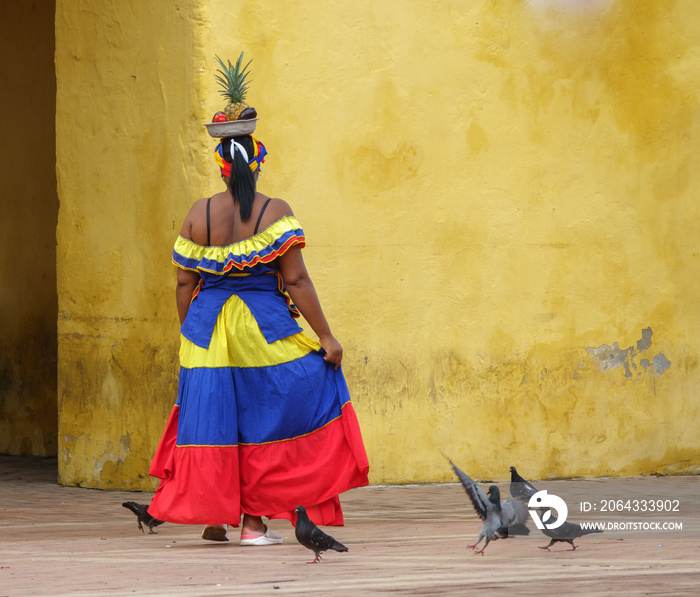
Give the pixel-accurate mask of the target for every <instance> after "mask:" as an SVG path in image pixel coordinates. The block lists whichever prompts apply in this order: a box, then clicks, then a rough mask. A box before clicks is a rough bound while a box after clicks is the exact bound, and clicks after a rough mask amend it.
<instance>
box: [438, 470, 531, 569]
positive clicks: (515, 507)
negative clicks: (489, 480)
mask: <svg viewBox="0 0 700 597" xmlns="http://www.w3.org/2000/svg"><path fill="white" fill-rule="evenodd" d="M448 460H449V459H448ZM450 464H451V465H452V468H453V469H454V471H455V473H456V474H457V477H459V480H460V481H461V483H462V486H463V487H464V490H465V491H466V492H467V495H468V496H469V498H470V499H471V502H472V504H473V506H474V510H475V511H476V513H477V515H478V516H479V518H481V520H482V521H483V524H482V525H481V532H480V533H479V538H478V539H477V540H476V543H474V545H469V546H468V547H470V548H471V549H476V547H477V545H479V543H480V542H481V540H482V539H483V538H484V537H486V543H485V544H484V547H482V548H481V549H480V550H477V551H476V553H480V554H481V555H482V556H483V555H484V550H485V549H486V547H487V546H488V544H489V542H490V541H495V540H496V539H505V538H507V537H509V536H510V535H529V534H530V529H528V528H527V526H526V525H525V521H526V520H527V519H528V512H527V506H526V505H525V503H524V502H522V501H521V500H519V499H515V500H511V499H505V500H503V502H501V492H500V491H499V489H498V487H496V486H495V485H491V486H490V487H489V491H488V494H486V493H484V490H483V489H481V487H479V486H478V485H477V484H476V483H475V482H474V481H473V480H472V479H471V478H469V476H468V475H466V474H465V473H464V472H462V471H461V470H460V469H459V468H458V467H457V466H456V465H455V464H454V463H453V462H452V461H451V460H450Z"/></svg>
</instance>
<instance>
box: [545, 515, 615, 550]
mask: <svg viewBox="0 0 700 597" xmlns="http://www.w3.org/2000/svg"><path fill="white" fill-rule="evenodd" d="M556 521H557V519H556V518H555V517H554V515H550V517H549V518H548V519H547V524H553V523H555V522H556ZM542 532H543V533H544V534H545V535H547V537H549V538H550V539H551V541H550V542H549V545H545V546H544V547H540V549H546V550H547V551H549V548H550V547H551V546H552V545H554V544H555V543H558V542H560V541H561V542H562V543H569V544H570V545H571V549H569V550H567V551H575V550H576V548H577V547H578V545H574V539H578V538H579V537H583V536H584V535H588V534H590V533H602V532H603V531H602V529H583V528H581V525H579V524H574V523H573V522H565V523H563V524H562V525H561V526H560V527H557V528H556V529H548V528H547V527H545V528H544V529H542ZM538 547H539V546H538Z"/></svg>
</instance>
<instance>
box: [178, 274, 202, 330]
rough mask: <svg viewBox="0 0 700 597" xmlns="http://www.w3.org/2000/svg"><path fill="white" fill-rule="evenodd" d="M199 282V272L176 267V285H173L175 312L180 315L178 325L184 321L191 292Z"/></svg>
mask: <svg viewBox="0 0 700 597" xmlns="http://www.w3.org/2000/svg"><path fill="white" fill-rule="evenodd" d="M197 284H199V274H198V273H197V272H193V271H190V270H186V269H180V268H177V286H176V287H175V301H176V302H177V314H178V315H179V316H180V325H181V326H182V324H183V323H184V322H185V317H187V311H189V309H190V302H191V301H192V293H193V292H194V289H195V288H196V287H197Z"/></svg>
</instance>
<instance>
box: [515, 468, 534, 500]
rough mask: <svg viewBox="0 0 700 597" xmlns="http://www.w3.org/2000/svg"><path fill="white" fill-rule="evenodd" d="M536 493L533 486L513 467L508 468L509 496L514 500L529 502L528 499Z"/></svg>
mask: <svg viewBox="0 0 700 597" xmlns="http://www.w3.org/2000/svg"><path fill="white" fill-rule="evenodd" d="M536 493H537V490H536V489H535V486H534V485H533V484H532V483H530V482H529V481H526V480H525V479H523V478H522V477H521V476H520V475H519V474H518V471H517V470H515V467H514V466H511V467H510V495H512V496H513V497H514V498H517V499H522V500H525V502H526V503H527V502H529V501H530V498H531V497H532V496H533V495H535V494H536Z"/></svg>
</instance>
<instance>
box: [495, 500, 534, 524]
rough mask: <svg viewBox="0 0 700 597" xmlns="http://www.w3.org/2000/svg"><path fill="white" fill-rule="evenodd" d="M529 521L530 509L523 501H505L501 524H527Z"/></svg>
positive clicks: (502, 504)
mask: <svg viewBox="0 0 700 597" xmlns="http://www.w3.org/2000/svg"><path fill="white" fill-rule="evenodd" d="M528 519H529V515H528V509H527V506H526V505H525V502H523V501H522V500H520V499H517V500H512V499H505V500H503V501H502V502H501V522H502V523H503V524H504V525H506V526H513V525H516V524H525V523H526V522H527V521H528Z"/></svg>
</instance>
